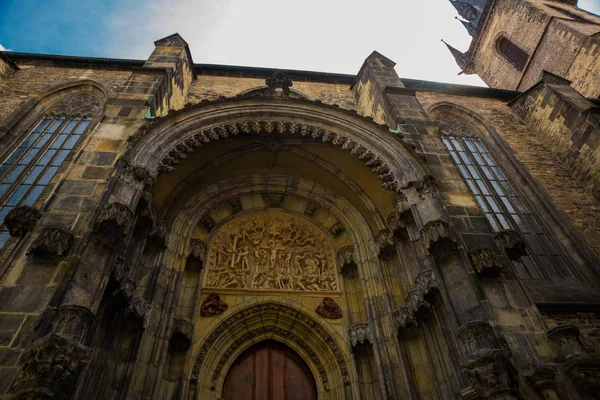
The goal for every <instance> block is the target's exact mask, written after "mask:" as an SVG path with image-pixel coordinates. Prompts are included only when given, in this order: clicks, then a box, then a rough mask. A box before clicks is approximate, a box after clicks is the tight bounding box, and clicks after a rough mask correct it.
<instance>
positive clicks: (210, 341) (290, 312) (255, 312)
mask: <svg viewBox="0 0 600 400" xmlns="http://www.w3.org/2000/svg"><path fill="white" fill-rule="evenodd" d="M269 313H276V314H278V315H279V317H278V318H276V319H273V321H275V320H277V321H280V320H290V321H296V322H295V324H297V325H295V326H297V328H295V329H294V331H292V330H288V329H283V328H280V327H277V326H272V325H263V326H262V327H259V328H257V329H252V330H249V331H247V332H246V333H244V334H243V335H241V336H240V337H238V338H237V339H236V340H235V341H233V342H232V343H231V344H229V345H228V346H227V349H225V350H224V352H223V354H222V355H221V356H220V357H219V361H218V362H217V363H216V368H215V370H214V371H213V376H212V389H213V390H215V389H216V382H217V380H218V378H219V376H220V375H221V371H222V369H223V367H224V366H225V365H226V364H227V363H228V361H229V360H230V359H231V358H232V357H233V354H234V353H235V352H236V350H238V349H239V348H240V347H241V346H243V345H244V344H246V343H248V342H252V340H253V339H254V338H257V337H263V338H264V337H265V336H267V337H272V336H276V337H280V338H283V339H285V340H289V341H291V342H294V343H296V344H297V345H298V346H299V347H300V348H301V349H302V350H303V352H304V353H305V354H306V355H308V357H309V358H310V361H311V362H312V363H313V365H314V366H315V368H316V369H317V370H318V372H319V375H320V377H321V380H322V383H323V387H324V388H325V390H329V377H328V375H327V372H326V371H327V370H326V365H327V364H326V363H323V361H322V360H321V357H323V356H324V354H323V353H321V354H317V353H316V352H315V351H314V350H313V348H312V347H311V345H309V344H308V343H307V342H306V341H305V340H304V339H303V338H302V337H300V336H299V335H300V331H302V330H306V329H308V330H309V331H310V332H311V335H312V338H315V339H318V340H319V342H322V343H323V344H324V345H325V346H326V348H328V350H329V351H330V352H331V354H332V355H333V357H334V359H335V363H336V364H337V366H338V368H339V371H340V373H341V376H342V381H343V382H344V384H346V385H347V384H349V383H350V372H349V370H348V364H347V363H346V359H345V358H344V353H343V351H342V349H341V348H340V347H339V346H338V344H337V341H336V340H335V339H334V337H332V336H331V334H329V333H328V332H327V331H326V330H325V329H323V327H322V326H321V325H320V324H319V323H317V322H316V321H315V320H314V319H312V318H311V317H309V316H308V315H306V314H304V313H303V312H301V311H300V310H297V309H295V308H292V307H289V306H287V305H284V304H279V303H260V304H256V305H253V306H251V307H248V308H245V309H242V310H240V311H238V312H236V313H235V314H233V315H231V316H229V317H228V318H226V319H224V320H223V322H221V323H220V324H219V325H218V326H217V327H216V328H215V329H214V330H213V331H212V332H211V333H210V334H209V335H208V337H207V338H206V340H205V341H204V343H203V344H202V347H201V348H200V350H199V352H198V355H197V356H196V360H195V363H194V367H193V370H192V374H191V380H192V381H194V382H196V381H198V379H199V378H200V377H201V376H200V372H201V369H202V367H203V364H204V362H205V361H207V356H208V354H209V352H210V351H216V350H214V347H215V344H216V343H217V342H219V341H220V340H222V339H223V337H224V335H227V334H228V333H229V334H232V332H233V331H234V330H235V328H237V327H241V326H245V325H246V324H249V323H250V322H246V323H245V324H244V321H250V320H252V319H253V318H257V317H258V318H262V317H264V316H265V315H267V314H269ZM295 332H297V333H298V335H297V334H296V333H295ZM302 336H304V335H302ZM307 339H311V338H307Z"/></svg>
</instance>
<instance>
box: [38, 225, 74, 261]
mask: <svg viewBox="0 0 600 400" xmlns="http://www.w3.org/2000/svg"><path fill="white" fill-rule="evenodd" d="M74 241H75V238H74V236H73V233H71V231H70V230H68V229H67V228H64V227H44V228H42V229H41V231H40V233H39V234H38V236H37V237H36V238H35V240H34V241H33V243H32V244H31V247H29V250H28V251H27V254H29V255H33V256H35V257H41V258H44V257H61V256H64V255H65V254H67V253H68V252H69V250H70V249H71V246H72V245H73V242H74Z"/></svg>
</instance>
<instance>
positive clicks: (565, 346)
mask: <svg viewBox="0 0 600 400" xmlns="http://www.w3.org/2000/svg"><path fill="white" fill-rule="evenodd" d="M546 335H547V336H548V339H550V340H552V341H553V342H554V343H556V344H557V345H558V346H559V347H560V349H561V352H562V353H563V355H564V356H565V357H566V358H567V359H568V358H573V357H585V356H587V352H586V350H585V347H584V346H583V343H582V342H581V338H580V335H579V328H578V327H576V326H574V325H568V324H564V325H558V326H557V327H555V328H552V329H550V330H549V331H548V332H546Z"/></svg>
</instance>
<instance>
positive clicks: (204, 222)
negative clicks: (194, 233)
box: [199, 214, 217, 232]
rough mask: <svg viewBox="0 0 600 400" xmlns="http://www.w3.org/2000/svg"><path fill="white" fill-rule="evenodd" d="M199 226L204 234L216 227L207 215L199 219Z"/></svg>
mask: <svg viewBox="0 0 600 400" xmlns="http://www.w3.org/2000/svg"><path fill="white" fill-rule="evenodd" d="M199 224H200V226H201V227H203V228H204V230H205V231H206V232H212V230H213V229H215V226H217V223H216V222H215V220H214V219H213V218H212V217H211V216H210V215H208V214H205V215H204V216H203V217H202V218H200V222H199Z"/></svg>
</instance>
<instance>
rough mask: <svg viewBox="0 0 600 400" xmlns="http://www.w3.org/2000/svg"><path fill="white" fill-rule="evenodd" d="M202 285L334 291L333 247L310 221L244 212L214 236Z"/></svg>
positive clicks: (335, 283) (277, 214) (280, 214)
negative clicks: (244, 213)
mask: <svg viewBox="0 0 600 400" xmlns="http://www.w3.org/2000/svg"><path fill="white" fill-rule="evenodd" d="M206 268H207V271H206V274H205V278H204V287H206V288H231V289H255V290H296V291H337V290H338V281H337V274H336V268H335V258H334V255H333V249H332V247H331V245H330V244H329V241H328V240H327V238H326V237H325V236H324V235H323V234H322V233H321V232H320V231H319V229H318V228H316V227H315V226H313V225H312V224H310V223H308V222H306V221H304V220H303V219H300V218H298V217H295V216H292V215H288V214H283V213H274V212H261V213H252V214H246V215H244V216H242V217H240V218H237V219H235V220H233V221H231V222H229V223H228V224H226V225H224V226H223V227H222V228H221V229H219V231H218V232H217V233H216V234H215V236H214V237H213V239H212V241H211V243H210V247H209V252H208V257H207V262H206Z"/></svg>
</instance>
